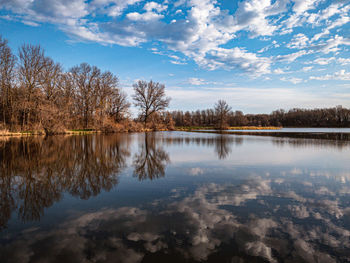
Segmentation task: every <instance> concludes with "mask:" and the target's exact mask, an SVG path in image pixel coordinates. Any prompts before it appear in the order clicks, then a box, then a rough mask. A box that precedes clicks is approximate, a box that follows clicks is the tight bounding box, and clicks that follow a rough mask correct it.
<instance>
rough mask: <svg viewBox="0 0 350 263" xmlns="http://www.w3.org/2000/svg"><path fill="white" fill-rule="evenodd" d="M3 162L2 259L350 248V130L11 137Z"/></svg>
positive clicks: (222, 255)
mask: <svg viewBox="0 0 350 263" xmlns="http://www.w3.org/2000/svg"><path fill="white" fill-rule="evenodd" d="M296 137H298V136H296ZM0 169H1V170H0V171H1V177H0V198H1V203H0V216H1V217H0V231H1V232H0V262H348V259H349V258H350V141H349V140H347V139H346V138H337V139H336V140H333V139H332V140H331V139H326V138H318V137H317V136H316V137H315V138H311V137H309V138H292V137H272V136H248V135H233V134H210V133H186V132H159V133H148V134H130V135H128V134H114V135H88V136H54V137H46V138H43V137H28V138H11V139H6V140H5V139H2V140H1V141H0Z"/></svg>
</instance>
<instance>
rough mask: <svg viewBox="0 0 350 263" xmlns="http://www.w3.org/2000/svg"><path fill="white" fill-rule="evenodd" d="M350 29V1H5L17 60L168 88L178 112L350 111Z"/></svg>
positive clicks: (0, 1) (2, 28)
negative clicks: (38, 58)
mask: <svg viewBox="0 0 350 263" xmlns="http://www.w3.org/2000/svg"><path fill="white" fill-rule="evenodd" d="M349 22H350V0H338V1H337V0H333V1H329V0H241V1H237V0H221V1H219V0H173V1H171V0H168V1H146V0H89V1H87V0H0V34H1V35H2V37H3V38H6V39H8V41H9V45H10V47H11V48H12V49H13V50H14V52H15V53H17V50H18V47H20V46H21V45H22V44H24V43H31V44H40V45H41V46H42V47H43V48H44V49H45V52H46V55H47V56H50V57H52V58H53V59H54V60H55V61H56V62H59V63H61V64H62V65H63V67H64V68H65V69H66V70H69V69H70V68H71V67H72V66H75V65H78V64H80V63H82V62H87V63H89V64H91V65H95V66H97V67H99V68H101V69H102V70H109V71H111V72H113V73H114V74H115V75H116V76H118V78H119V80H120V87H121V88H123V89H124V90H125V91H126V92H127V94H128V95H129V96H131V94H132V93H133V89H132V85H133V83H134V82H135V81H137V80H140V79H142V80H147V81H149V80H154V81H157V82H160V83H163V84H165V87H166V94H167V95H168V96H170V97H171V98H172V100H171V103H170V109H171V110H176V109H181V110H196V109H206V108H210V107H213V105H214V104H215V102H216V101H217V100H219V99H224V100H226V101H227V103H228V104H229V105H230V106H232V108H233V110H242V111H243V112H244V113H270V112H272V111H273V110H276V109H287V110H288V109H291V108H295V107H298V108H323V107H334V106H337V105H342V106H343V107H348V108H349V107H350V23H349ZM129 99H131V98H130V97H129Z"/></svg>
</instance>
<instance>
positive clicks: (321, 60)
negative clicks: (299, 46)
mask: <svg viewBox="0 0 350 263" xmlns="http://www.w3.org/2000/svg"><path fill="white" fill-rule="evenodd" d="M334 60H335V57H330V58H317V59H315V60H314V61H313V63H315V64H318V65H322V66H324V65H328V64H329V63H331V62H332V61H334Z"/></svg>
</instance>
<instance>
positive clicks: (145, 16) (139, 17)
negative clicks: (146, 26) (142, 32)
mask: <svg viewBox="0 0 350 263" xmlns="http://www.w3.org/2000/svg"><path fill="white" fill-rule="evenodd" d="M126 17H127V18H128V19H130V20H133V21H152V20H159V19H161V18H163V17H164V16H163V15H160V14H157V13H153V12H146V13H142V14H141V13H138V12H132V13H129V14H127V15H126Z"/></svg>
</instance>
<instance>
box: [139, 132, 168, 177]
mask: <svg viewBox="0 0 350 263" xmlns="http://www.w3.org/2000/svg"><path fill="white" fill-rule="evenodd" d="M158 143H159V141H157V140H156V137H155V134H154V133H145V139H144V142H142V144H141V147H140V148H141V149H140V151H139V153H137V154H135V156H134V160H133V166H134V176H137V177H138V178H139V180H145V179H150V180H153V179H156V178H159V177H163V176H164V175H165V168H166V166H167V164H168V163H169V162H170V159H169V155H168V154H167V153H166V152H165V151H164V150H163V148H161V147H160V146H159V145H158Z"/></svg>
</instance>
